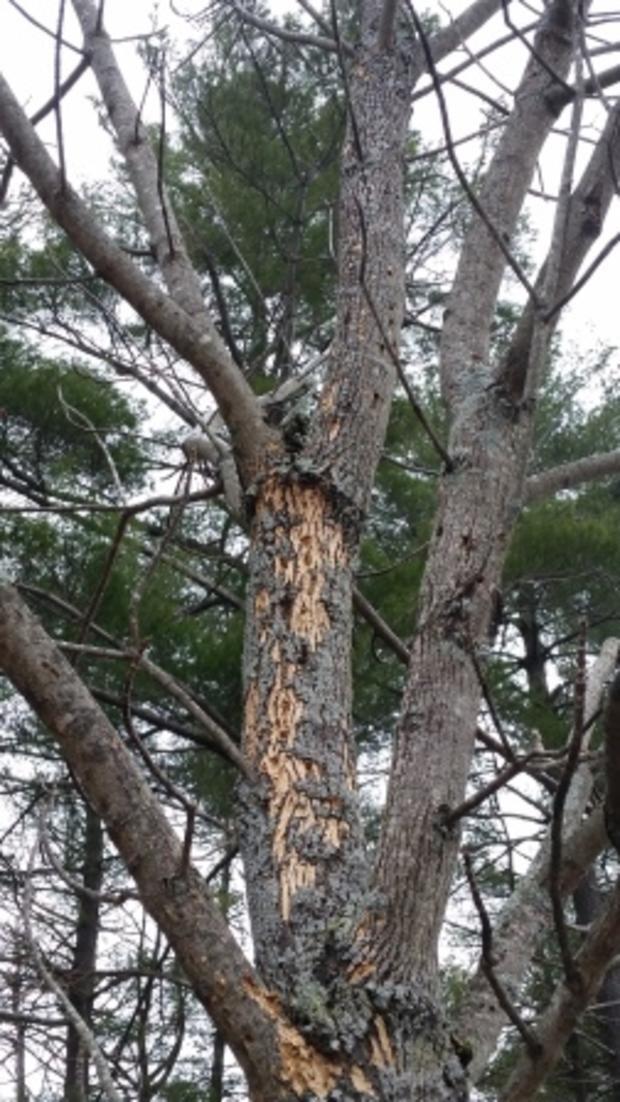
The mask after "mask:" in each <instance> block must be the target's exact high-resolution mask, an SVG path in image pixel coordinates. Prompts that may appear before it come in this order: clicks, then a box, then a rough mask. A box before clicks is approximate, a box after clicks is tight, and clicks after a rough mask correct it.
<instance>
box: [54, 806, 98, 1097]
mask: <svg viewBox="0 0 620 1102" xmlns="http://www.w3.org/2000/svg"><path fill="white" fill-rule="evenodd" d="M102 880H103V828H102V825H101V819H100V818H99V816H98V815H97V814H96V813H95V812H94V811H93V809H92V808H91V807H90V805H89V804H86V826H85V835H84V866H83V875H82V883H83V885H84V888H85V891H84V894H83V895H81V896H80V899H79V907H78V918H77V929H76V938H75V946H74V949H73V957H72V961H71V975H70V979H69V983H68V984H67V994H68V996H69V998H70V999H71V1002H72V1003H73V1006H74V1007H75V1009H76V1010H77V1012H78V1014H79V1015H80V1017H81V1018H82V1019H83V1020H84V1021H85V1022H86V1023H87V1025H89V1024H90V1022H91V1018H92V1010H93V1000H94V993H95V969H96V964H97V939H98V934H99V899H98V898H97V893H98V892H100V891H101V884H102ZM88 1082H89V1068H88V1055H87V1053H86V1052H85V1050H84V1046H83V1044H82V1042H81V1040H80V1037H79V1035H78V1033H77V1031H76V1030H75V1028H74V1027H73V1026H72V1025H69V1028H68V1031H67V1050H66V1070H65V1088H64V1102H87V1099H88Z"/></svg>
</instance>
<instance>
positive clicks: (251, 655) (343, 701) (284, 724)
mask: <svg viewBox="0 0 620 1102" xmlns="http://www.w3.org/2000/svg"><path fill="white" fill-rule="evenodd" d="M252 548H253V553H252V572H251V585H250V596H249V602H250V608H249V616H248V631H247V639H246V701H245V731H244V752H245V754H246V756H247V758H248V760H249V761H250V763H251V766H252V768H253V770H254V771H255V773H256V777H257V781H258V785H257V788H256V791H255V792H250V791H249V790H247V791H246V794H245V801H244V805H245V806H244V815H243V829H242V835H243V853H244V860H245V866H246V876H247V883H248V894H249V902H250V912H251V918H252V929H253V934H254V938H255V945H256V953H257V961H258V962H259V964H260V967H261V970H262V972H263V974H264V975H265V977H266V978H268V982H269V983H270V984H273V985H274V986H276V987H278V988H280V989H286V988H290V985H291V983H293V986H294V984H295V982H296V977H298V976H304V977H305V978H306V979H307V978H308V977H309V976H310V975H312V973H313V972H314V970H315V969H316V968H317V967H319V965H320V964H321V963H322V965H323V966H327V963H328V959H329V956H330V952H333V950H334V947H335V945H336V943H337V941H338V939H339V938H340V939H342V938H343V937H344V939H345V940H346V937H347V933H348V931H350V929H351V922H352V919H353V918H354V911H355V908H356V907H359V905H360V899H361V898H362V897H363V894H364V883H365V876H366V873H365V868H366V866H365V860H364V851H363V845H362V834H361V827H360V822H359V817H358V814H357V808H356V781H355V758H354V749H353V746H352V742H351V720H350V713H351V685H350V670H349V655H350V636H351V616H352V614H351V584H352V583H351V562H350V560H351V549H350V541H349V539H348V537H347V534H346V532H345V531H344V528H343V525H342V522H341V521H339V520H338V519H337V516H336V510H335V507H334V505H333V503H332V502H331V501H330V499H329V496H328V494H327V493H326V491H325V489H324V488H323V487H322V486H321V485H320V484H319V483H318V482H312V481H309V482H306V483H304V482H303V481H302V480H301V479H300V478H299V477H298V476H296V475H295V474H294V473H292V472H291V473H290V474H288V475H287V474H284V475H280V474H277V473H273V474H271V475H270V476H269V477H268V478H267V479H266V481H265V484H264V486H263V487H262V489H261V492H260V494H259V497H258V500H257V504H256V512H255V518H254V525H253V532H252Z"/></svg>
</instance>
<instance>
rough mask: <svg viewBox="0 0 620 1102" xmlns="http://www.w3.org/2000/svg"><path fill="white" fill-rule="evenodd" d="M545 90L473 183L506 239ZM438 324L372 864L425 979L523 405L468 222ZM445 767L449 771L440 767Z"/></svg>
mask: <svg viewBox="0 0 620 1102" xmlns="http://www.w3.org/2000/svg"><path fill="white" fill-rule="evenodd" d="M564 14H565V5H564V4H563V3H556V4H554V5H553V6H552V7H551V8H550V9H549V10H548V12H547V13H546V16H545V18H544V22H543V24H542V27H541V30H540V31H539V33H538V34H537V36H536V49H537V52H538V54H539V56H540V57H543V58H544V59H545V60H546V61H547V63H548V64H549V65H551V66H552V67H553V69H554V71H555V72H557V73H558V74H559V77H560V78H561V77H562V76H564V75H566V73H567V72H568V68H569V65H570V60H571V56H572V45H573V44H572V35H570V34H567V33H566V32H567V30H570V27H569V28H567V27H566V26H565V23H564ZM553 83H554V81H553V80H552V79H551V77H550V76H549V74H548V72H547V71H546V69H544V68H543V67H542V66H541V65H540V63H539V61H538V60H537V59H535V58H532V59H531V60H530V61H529V62H528V64H527V66H526V69H525V73H524V76H523V79H522V81H521V85H520V87H519V90H518V92H517V96H516V104H515V109H514V112H513V115H512V116H511V118H510V120H509V121H508V123H507V126H506V130H505V132H504V135H503V137H502V140H501V142H500V144H499V147H498V150H497V152H496V154H495V156H494V158H493V160H492V162H491V165H490V168H489V171H488V174H487V177H486V179H485V181H484V183H483V185H482V189H481V195H480V200H481V203H482V205H483V206H484V208H485V210H486V211H487V213H488V215H489V216H490V217H491V219H492V221H493V223H494V225H495V228H496V229H497V230H499V231H500V232H501V233H502V234H503V235H505V237H506V240H508V239H509V238H510V237H511V235H512V233H513V231H514V228H515V224H516V219H517V217H518V214H519V211H520V209H521V206H522V203H523V200H524V197H525V194H526V191H527V188H528V186H529V182H530V177H531V174H532V172H533V169H534V165H535V162H536V158H537V156H538V153H539V150H540V147H541V145H542V143H543V141H544V139H545V138H546V136H547V134H548V133H549V130H550V128H551V125H552V123H553V121H554V116H553V112H552V111H551V110H550V108H549V106H548V104H547V101H546V92H547V90H548V88H549V86H550V85H553ZM472 218H473V221H472V224H471V226H470V229H469V231H468V234H467V236H466V240H465V243H464V246H463V251H462V253H461V260H460V263H459V267H458V270H457V275H456V278H455V283H454V287H453V289H452V293H451V296H450V300H449V303H448V309H447V311H446V316H445V324H444V334H443V338H442V351H441V379H442V388H443V393H444V396H445V398H446V401H447V405H448V409H449V411H450V414H451V419H452V425H451V432H450V438H449V444H448V452H449V455H450V458H451V460H452V463H453V469H452V471H451V472H449V473H447V474H445V475H444V477H443V479H442V482H441V486H440V491H439V503H438V508H437V519H436V523H435V530H434V534H433V537H432V541H431V547H430V550H429V556H428V560H427V566H426V570H425V576H424V581H423V584H422V591H421V597H420V606H419V607H420V612H419V621H418V628H417V634H416V638H415V640H414V643H413V646H412V653H411V663H410V673H409V679H408V683H407V687H406V691H405V696H404V700H403V712H402V718H401V721H400V724H399V728H398V731H397V738H396V746H395V752H394V758H393V763H392V769H391V774H390V786H389V792H388V802H387V811H386V817H385V821H384V826H383V831H382V837H381V845H380V852H379V859H378V866H377V888H378V890H379V891H380V893H381V894H382V896H383V897H384V898H385V901H386V903H385V914H384V916H383V917H382V918H381V919H380V920H379V921H378V924H377V937H376V954H377V961H378V964H379V967H380V969H381V970H387V971H388V972H389V973H391V974H396V975H398V976H400V977H402V978H405V977H407V976H409V975H411V974H412V973H413V972H416V973H417V974H418V975H426V976H427V977H428V980H429V982H432V981H433V980H434V977H435V974H436V943H437V937H438V933H439V929H440V925H441V921H442V918H443V915H444V911H445V906H446V901H447V896H448V891H449V887H450V884H451V881H452V876H453V873H454V866H455V861H456V855H457V852H458V834H457V832H449V831H445V830H444V829H443V828H442V825H441V824H442V815H443V813H444V812H445V811H446V810H447V809H449V808H452V807H455V806H457V805H458V804H459V803H460V802H461V801H462V799H463V794H464V790H465V784H466V780H467V773H468V770H469V765H470V761H471V755H472V752H473V745H474V738H475V729H476V719H477V713H478V708H479V703H480V697H481V686H480V680H479V675H478V672H477V663H478V662H479V661H480V660H481V659H480V650H479V648H480V647H481V646H482V645H483V644H485V643H486V642H487V633H488V627H489V622H490V617H491V613H492V608H493V601H494V594H495V592H496V589H497V587H498V586H499V583H500V576H501V570H502V566H503V561H504V556H505V552H506V548H507V544H508V538H509V536H510V532H511V529H512V526H513V524H514V520H515V518H516V515H517V510H518V502H519V498H520V494H521V482H522V479H523V474H524V468H525V461H526V457H527V453H528V447H529V439H530V431H531V416H532V411H531V409H523V410H522V411H520V416H519V417H517V418H515V417H514V415H513V411H511V410H509V409H507V408H506V403H505V402H504V401H503V400H502V397H501V395H500V394H499V393H497V391H496V390H495V389H494V388H490V387H489V385H488V384H489V382H490V380H491V372H490V366H489V363H488V355H489V340H490V330H491V322H492V318H493V312H494V308H495V301H496V297H497V293H498V290H499V285H500V280H501V277H502V274H503V271H504V267H505V258H504V255H503V253H502V251H501V249H500V248H499V246H498V244H497V242H496V241H495V239H494V238H493V237H492V236H491V234H490V233H489V230H488V229H487V227H486V226H485V224H484V223H483V222H482V221H481V220H480V219H478V217H477V216H476V215H472ZM446 763H449V765H448V766H446Z"/></svg>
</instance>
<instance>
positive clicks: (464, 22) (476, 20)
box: [417, 0, 502, 65]
mask: <svg viewBox="0 0 620 1102" xmlns="http://www.w3.org/2000/svg"><path fill="white" fill-rule="evenodd" d="M501 7H502V0H474V3H473V4H470V6H469V7H468V8H466V9H465V11H463V12H461V14H460V15H459V16H458V18H457V19H452V20H451V21H450V23H449V24H448V26H447V27H442V28H441V30H439V31H437V33H436V34H435V35H433V36H432V38H431V39H430V41H429V45H430V48H431V54H432V58H433V61H434V62H435V64H436V65H437V64H438V63H439V62H440V61H442V60H443V58H444V57H447V56H448V54H451V53H452V52H453V51H454V50H456V49H458V47H459V46H461V45H462V43H463V42H465V41H466V40H467V39H468V38H471V36H472V35H473V34H475V33H476V31H479V30H480V28H481V27H484V25H485V23H486V22H487V21H488V20H489V19H491V17H492V16H493V15H495V13H496V12H498V11H499V10H500V8H501ZM417 49H418V51H420V60H421V64H422V65H424V61H423V54H422V51H421V47H420V46H418V47H417Z"/></svg>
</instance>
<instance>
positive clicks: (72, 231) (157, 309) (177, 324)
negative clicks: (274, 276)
mask: <svg viewBox="0 0 620 1102" xmlns="http://www.w3.org/2000/svg"><path fill="white" fill-rule="evenodd" d="M0 131H1V132H2V134H3V136H4V138H5V140H6V142H7V144H8V145H9V147H10V149H11V153H12V155H13V157H14V159H15V161H16V163H17V164H18V165H19V167H20V168H21V170H22V171H23V172H24V173H25V175H26V176H27V177H28V178H29V179H30V181H31V183H32V185H33V186H34V188H35V189H36V191H37V192H38V194H39V196H40V198H41V199H42V200H43V202H44V204H45V206H46V207H47V208H48V210H49V211H50V213H51V214H52V215H53V217H54V218H55V220H56V221H57V222H58V224H59V226H61V228H62V229H64V230H65V232H66V233H67V235H68V236H69V238H70V239H71V241H72V243H73V244H74V245H75V247H76V248H77V249H78V250H79V251H80V252H81V253H82V254H83V256H84V257H85V259H86V260H88V261H89V263H90V264H91V265H92V266H93V268H94V269H95V271H96V272H97V274H98V275H99V276H100V277H101V278H102V279H104V280H105V281H106V282H107V283H109V284H110V285H111V286H112V287H114V288H115V290H117V291H118V292H119V294H120V295H122V296H123V298H125V299H126V301H127V302H128V303H129V304H130V305H131V306H132V307H133V308H134V310H136V312H137V313H138V314H139V315H140V316H141V317H142V318H143V319H144V321H146V322H147V323H148V324H149V325H150V326H151V327H152V328H153V329H154V330H155V331H156V332H157V333H159V335H160V336H161V337H162V338H163V339H164V340H165V341H168V342H169V343H170V345H171V346H172V347H173V348H174V350H175V351H176V352H177V353H178V354H179V355H180V356H182V357H183V358H184V359H186V360H187V361H188V363H190V364H191V365H192V366H193V367H194V368H195V369H196V371H197V372H198V373H199V374H200V375H201V376H202V378H203V379H204V380H205V382H206V383H207V385H208V386H209V388H210V390H211V392H212V393H213V396H214V398H215V400H216V401H217V403H218V406H219V408H220V412H221V414H222V417H223V419H224V421H225V422H226V424H227V425H228V428H229V429H230V432H231V436H232V439H233V444H234V446H235V448H236V454H237V457H238V459H239V462H240V465H241V469H242V472H243V475H244V477H245V479H246V481H250V480H251V478H252V477H253V475H254V473H255V471H256V469H257V467H258V465H259V462H260V459H261V455H262V451H263V448H264V445H265V443H266V441H267V439H268V437H269V430H268V429H267V427H266V425H265V423H264V421H263V418H262V414H261V410H260V406H259V404H258V402H257V401H256V396H255V395H254V393H253V391H252V390H251V388H250V386H249V385H248V383H247V382H246V381H245V379H244V377H243V375H242V374H241V372H240V371H239V369H238V368H237V366H236V364H235V363H234V361H233V360H232V358H231V357H230V355H229V353H228V351H227V350H226V348H225V346H224V345H223V343H222V341H221V339H220V337H219V336H218V334H217V333H215V332H214V331H213V332H207V331H206V329H205V322H204V318H202V317H201V318H196V317H195V316H193V315H192V314H191V313H188V312H187V310H186V309H184V308H182V307H180V306H179V305H178V304H177V303H176V302H175V301H174V300H173V299H172V298H171V297H170V296H169V295H166V294H165V293H163V292H162V290H161V289H160V288H159V287H158V286H157V284H155V283H154V282H153V281H152V280H150V279H149V278H148V277H147V276H145V275H144V274H143V272H142V271H141V270H140V269H139V268H137V267H136V266H135V264H134V263H133V262H132V261H131V260H130V259H129V257H127V255H126V254H125V253H124V252H123V250H122V249H121V248H119V246H118V245H116V244H115V243H114V242H113V241H112V240H111V239H110V238H109V237H108V236H107V235H106V234H105V233H104V231H103V230H102V229H101V228H100V226H99V223H98V220H97V219H96V218H95V216H94V215H93V214H92V213H91V211H90V210H89V208H88V207H87V206H86V204H85V203H84V202H83V201H82V200H81V199H80V198H79V196H78V195H77V193H76V192H75V191H73V190H72V189H71V187H70V186H69V185H67V186H66V187H65V188H64V189H63V188H62V187H61V184H62V181H61V178H60V174H59V172H58V169H57V167H56V165H55V164H54V162H53V161H52V159H51V157H50V156H49V154H48V153H47V150H46V149H45V146H44V145H43V143H42V142H41V141H40V140H39V138H38V137H37V135H36V133H35V131H34V129H33V127H32V125H31V124H30V123H29V121H28V119H27V117H26V115H25V114H24V112H23V110H22V109H21V107H20V105H19V103H18V102H17V100H16V99H15V96H14V95H13V93H12V92H11V89H10V88H9V86H8V84H7V83H6V81H5V80H4V79H3V78H2V77H1V76H0Z"/></svg>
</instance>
